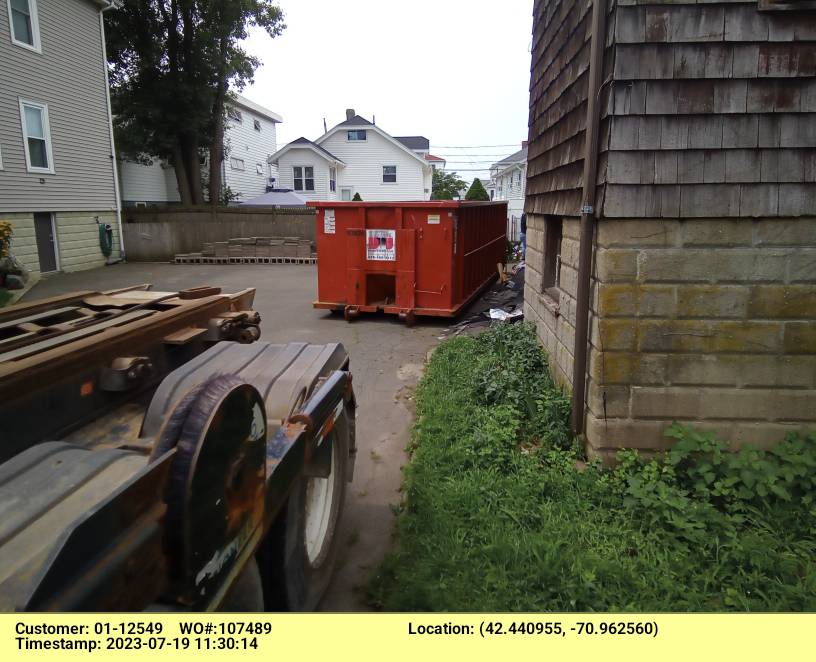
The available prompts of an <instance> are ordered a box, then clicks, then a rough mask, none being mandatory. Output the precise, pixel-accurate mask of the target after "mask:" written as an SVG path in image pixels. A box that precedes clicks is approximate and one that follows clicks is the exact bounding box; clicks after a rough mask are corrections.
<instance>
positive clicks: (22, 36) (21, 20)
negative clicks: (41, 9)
mask: <svg viewBox="0 0 816 662" xmlns="http://www.w3.org/2000/svg"><path fill="white" fill-rule="evenodd" d="M8 8H9V23H10V24H11V41H12V42H13V43H15V44H17V45H18V46H22V47H24V48H30V49H31V50H34V51H37V52H39V51H40V26H39V22H38V20H37V3H36V1H35V0H8Z"/></svg>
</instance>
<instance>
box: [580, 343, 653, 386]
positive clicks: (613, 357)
mask: <svg viewBox="0 0 816 662" xmlns="http://www.w3.org/2000/svg"><path fill="white" fill-rule="evenodd" d="M667 365H668V356H667V355H666V354H648V353H645V352H640V353H627V352H608V351H607V352H600V351H598V350H595V349H593V350H592V351H591V352H590V366H589V368H590V375H591V376H592V378H593V379H595V380H597V382H598V383H599V384H642V385H651V384H656V385H665V384H666V383H667Z"/></svg>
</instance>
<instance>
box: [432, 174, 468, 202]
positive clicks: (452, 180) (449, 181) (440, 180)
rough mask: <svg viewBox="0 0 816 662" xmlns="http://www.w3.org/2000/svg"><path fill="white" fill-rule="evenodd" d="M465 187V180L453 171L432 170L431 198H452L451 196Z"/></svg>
mask: <svg viewBox="0 0 816 662" xmlns="http://www.w3.org/2000/svg"><path fill="white" fill-rule="evenodd" d="M463 188H465V182H464V181H463V180H461V179H459V175H457V174H456V173H455V172H443V171H442V170H440V169H439V168H434V171H433V188H432V193H431V200H453V196H454V195H456V194H457V193H459V191H461V190H462V189H463Z"/></svg>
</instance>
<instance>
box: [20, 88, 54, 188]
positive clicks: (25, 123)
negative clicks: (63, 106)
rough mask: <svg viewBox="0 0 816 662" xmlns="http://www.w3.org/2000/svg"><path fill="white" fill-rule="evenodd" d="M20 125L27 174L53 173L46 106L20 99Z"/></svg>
mask: <svg viewBox="0 0 816 662" xmlns="http://www.w3.org/2000/svg"><path fill="white" fill-rule="evenodd" d="M20 123H21V124H22V127H23V142H24V143H25V157H26V168H27V169H28V171H29V172H42V173H46V172H47V173H53V172H54V157H53V154H52V151H51V131H50V129H49V127H48V106H46V105H45V104H44V103H37V102H35V101H24V100H22V99H20Z"/></svg>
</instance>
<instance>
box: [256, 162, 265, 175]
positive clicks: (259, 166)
mask: <svg viewBox="0 0 816 662" xmlns="http://www.w3.org/2000/svg"><path fill="white" fill-rule="evenodd" d="M255 172H257V173H258V174H259V175H263V174H264V167H263V163H256V164H255Z"/></svg>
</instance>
